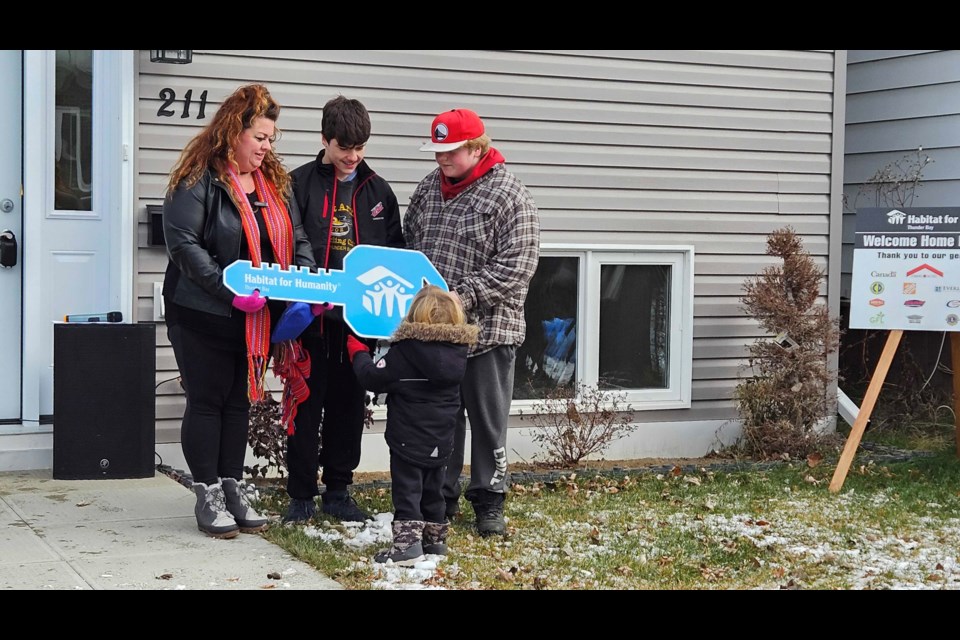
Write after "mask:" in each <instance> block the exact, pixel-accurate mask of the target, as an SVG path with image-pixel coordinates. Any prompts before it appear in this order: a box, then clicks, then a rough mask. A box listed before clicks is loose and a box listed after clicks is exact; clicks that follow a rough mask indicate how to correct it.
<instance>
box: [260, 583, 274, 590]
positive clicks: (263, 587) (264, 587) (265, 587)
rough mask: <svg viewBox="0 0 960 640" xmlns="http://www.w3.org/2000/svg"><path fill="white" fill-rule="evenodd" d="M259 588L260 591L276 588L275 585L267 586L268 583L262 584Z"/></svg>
mask: <svg viewBox="0 0 960 640" xmlns="http://www.w3.org/2000/svg"><path fill="white" fill-rule="evenodd" d="M260 588H261V589H276V588H277V585H275V584H269V583H268V584H262V585H260Z"/></svg>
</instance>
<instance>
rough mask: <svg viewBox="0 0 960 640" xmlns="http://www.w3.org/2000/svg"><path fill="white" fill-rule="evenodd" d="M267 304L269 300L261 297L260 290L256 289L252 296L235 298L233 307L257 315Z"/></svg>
mask: <svg viewBox="0 0 960 640" xmlns="http://www.w3.org/2000/svg"><path fill="white" fill-rule="evenodd" d="M265 304H267V299H266V298H261V297H260V290H259V289H254V291H253V295H251V296H234V298H233V306H234V307H236V308H237V309H240V311H244V312H246V313H256V312H257V311H260V309H263V305H265Z"/></svg>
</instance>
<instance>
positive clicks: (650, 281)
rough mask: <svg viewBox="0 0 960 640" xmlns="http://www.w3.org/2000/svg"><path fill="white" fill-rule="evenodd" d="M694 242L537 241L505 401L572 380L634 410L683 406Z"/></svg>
mask: <svg viewBox="0 0 960 640" xmlns="http://www.w3.org/2000/svg"><path fill="white" fill-rule="evenodd" d="M692 277H693V248H692V247H639V246H638V247H623V246H619V245H618V246H615V247H607V246H599V247H595V248H583V247H578V248H573V247H569V248H568V247H560V246H550V245H544V247H543V248H542V250H541V257H540V264H539V266H538V268H537V272H536V274H535V275H534V277H533V280H532V281H531V283H530V291H529V293H528V296H527V302H526V306H525V310H524V311H525V315H526V322H527V337H526V340H525V341H524V344H523V345H521V347H520V348H519V349H518V350H517V364H516V375H515V378H514V393H513V398H514V400H516V401H518V403H519V404H523V401H525V400H527V401H530V400H535V399H537V398H541V397H543V396H544V395H545V392H546V391H547V390H549V389H552V388H554V387H556V386H572V384H573V383H574V381H576V380H580V381H582V382H584V383H587V384H595V385H598V386H599V387H600V388H601V389H608V390H617V391H626V392H627V398H628V400H629V401H630V402H631V403H632V404H633V405H634V408H636V409H667V408H684V407H689V406H690V388H691V377H692V361H693V354H692V351H693V340H692V332H693V304H692V291H693V282H692Z"/></svg>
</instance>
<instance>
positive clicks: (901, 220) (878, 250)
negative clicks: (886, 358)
mask: <svg viewBox="0 0 960 640" xmlns="http://www.w3.org/2000/svg"><path fill="white" fill-rule="evenodd" d="M850 328H851V329H906V330H910V331H960V207H928V208H908V209H892V208H889V207H888V208H869V209H858V210H857V232H856V243H855V244H854V250H853V281H852V284H851V290H850Z"/></svg>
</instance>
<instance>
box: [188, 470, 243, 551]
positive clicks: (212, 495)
mask: <svg viewBox="0 0 960 640" xmlns="http://www.w3.org/2000/svg"><path fill="white" fill-rule="evenodd" d="M193 491H194V493H196V494H197V506H196V507H194V509H193V512H194V513H195V514H196V516H197V528H198V529H200V531H203V532H204V533H205V534H207V535H208V536H212V537H214V538H233V537H235V536H236V535H237V534H238V533H240V528H239V527H237V521H236V520H234V519H233V516H232V515H230V512H229V511H227V504H226V498H225V497H224V495H223V486H222V485H221V484H220V483H219V482H218V483H217V484H210V485H206V484H203V483H202V482H194V483H193Z"/></svg>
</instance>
